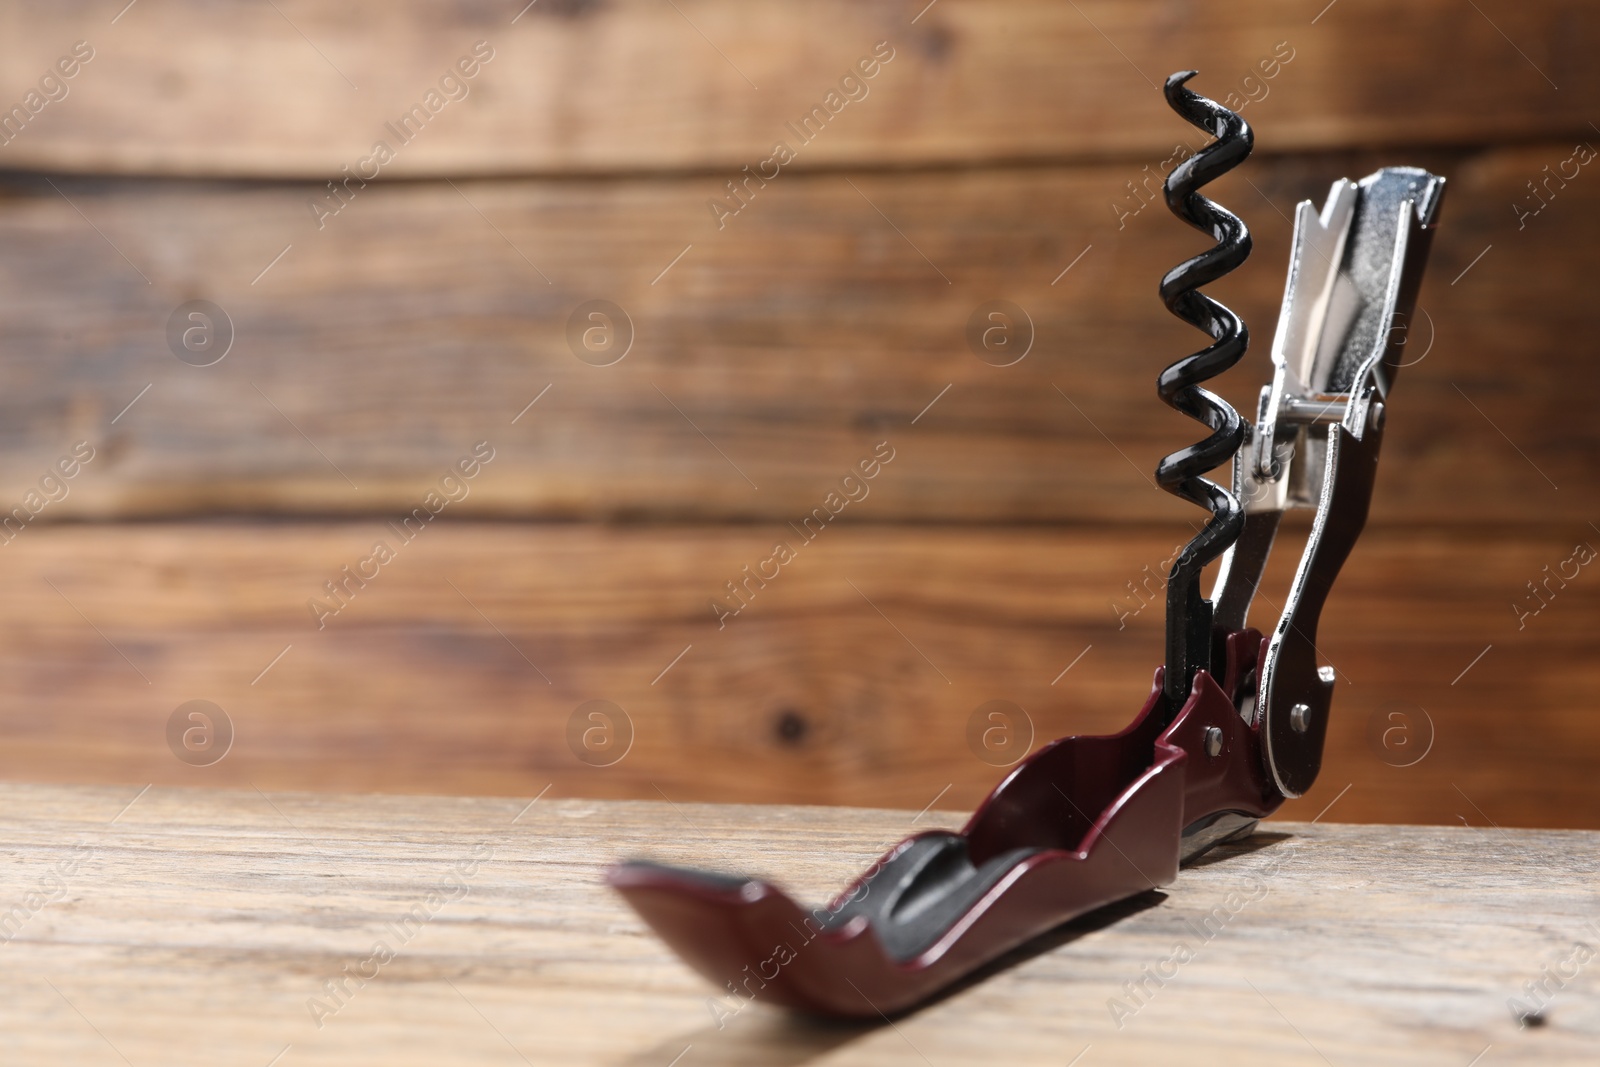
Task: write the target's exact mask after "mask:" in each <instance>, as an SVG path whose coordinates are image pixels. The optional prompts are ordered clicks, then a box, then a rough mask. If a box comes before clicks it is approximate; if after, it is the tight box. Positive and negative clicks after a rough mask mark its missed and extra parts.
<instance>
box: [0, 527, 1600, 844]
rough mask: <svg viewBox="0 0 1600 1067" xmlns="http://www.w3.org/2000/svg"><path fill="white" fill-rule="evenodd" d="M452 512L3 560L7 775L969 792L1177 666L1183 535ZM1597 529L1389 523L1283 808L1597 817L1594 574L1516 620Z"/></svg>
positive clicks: (1356, 564)
mask: <svg viewBox="0 0 1600 1067" xmlns="http://www.w3.org/2000/svg"><path fill="white" fill-rule="evenodd" d="M438 523H439V525H438V526H437V527H436V528H431V529H429V530H428V531H426V533H424V534H423V535H422V536H420V537H418V538H417V540H416V541H414V542H413V543H411V544H409V545H403V546H402V545H400V544H399V543H398V541H397V540H396V539H394V538H393V537H392V536H391V533H390V532H389V531H386V530H385V528H384V527H383V526H382V525H381V524H379V523H375V522H374V523H350V524H334V525H295V524H275V525H266V524H223V523H214V524H198V523H196V524H179V525H162V524H148V525H146V524H138V525H128V526H114V525H113V526H105V527H84V526H77V527H74V526H65V527H55V528H50V529H41V530H28V531H25V532H24V533H23V534H22V535H21V536H19V537H18V538H17V539H16V540H15V541H13V542H11V543H10V544H8V545H5V546H4V547H0V588H3V589H4V590H5V592H6V597H7V602H8V605H9V610H8V611H7V613H6V616H5V619H4V621H3V622H0V670H3V672H4V676H5V677H6V679H7V684H6V686H5V687H4V690H3V696H0V740H3V744H0V776H4V777H6V778H9V779H22V780H34V781H39V780H47V781H98V782H124V783H132V784H142V783H144V782H150V781H155V782H160V783H166V784H233V785H237V786H244V785H246V784H247V783H251V782H254V783H257V784H259V785H261V786H262V787H263V788H295V789H304V788H313V789H324V790H334V791H340V790H343V791H350V790H380V791H387V792H436V793H482V794H501V795H516V794H521V793H529V792H537V791H538V790H539V789H540V788H543V787H544V785H546V784H547V783H549V782H552V781H554V782H555V783H556V788H557V791H558V792H559V793H561V794H564V795H585V796H610V797H631V798H643V799H660V797H661V796H662V795H666V796H670V797H672V798H673V799H674V800H720V801H744V802H748V801H764V802H805V803H842V804H876V805H894V806H901V807H909V808H913V809H915V808H921V807H924V806H926V805H927V804H929V803H930V802H932V801H933V800H934V799H935V798H936V797H940V798H942V799H941V803H943V804H945V805H946V806H950V807H956V808H970V807H972V806H973V805H975V804H976V803H977V802H978V801H979V800H980V799H981V798H982V796H983V795H984V794H985V793H986V792H987V791H988V790H989V789H990V788H991V787H992V786H993V785H994V784H995V782H997V781H998V780H999V778H1000V777H1001V775H1002V773H1003V772H1002V769H1001V768H1000V767H998V766H995V765H992V764H991V763H990V762H985V761H984V760H983V759H981V758H980V754H981V752H980V750H977V749H974V748H972V747H970V745H969V740H968V736H969V735H968V729H969V724H970V722H971V720H972V718H973V716H974V714H975V713H976V712H977V710H978V709H979V707H980V705H984V704H986V703H987V702H988V701H992V700H1006V701H1011V702H1014V703H1015V704H1016V705H1018V706H1019V707H1020V708H1021V709H1022V711H1023V713H1024V715H1025V716H1026V720H1025V721H1026V723H1028V724H1031V729H1032V742H1031V743H1032V744H1033V745H1037V744H1042V743H1043V742H1045V741H1047V740H1050V739H1052V738H1054V737H1057V736H1061V735H1065V734H1068V733H1084V734H1096V733H1102V734H1103V733H1110V732H1114V731H1116V730H1118V729H1120V728H1122V727H1123V726H1124V725H1125V724H1126V723H1127V722H1128V721H1129V719H1130V718H1131V717H1132V716H1133V714H1134V712H1135V711H1136V710H1137V709H1138V707H1139V706H1140V704H1141V703H1142V702H1143V699H1144V697H1145V696H1146V695H1147V693H1148V687H1149V683H1150V677H1151V672H1152V671H1153V670H1154V668H1155V666H1156V664H1157V663H1158V662H1159V659H1160V656H1161V649H1162V621H1161V620H1162V610H1161V604H1160V599H1161V598H1160V585H1159V582H1158V581H1155V580H1154V579H1153V578H1152V577H1151V575H1153V574H1158V573H1160V571H1161V561H1162V560H1164V559H1166V558H1168V557H1169V556H1170V555H1171V554H1172V552H1173V549H1174V546H1175V545H1177V544H1178V543H1179V542H1180V541H1181V540H1182V539H1184V538H1185V537H1186V536H1187V530H1186V528H1179V529H1163V528H1118V529H1108V530H1084V529H1061V530H1039V529H1034V530H993V529H990V530H974V529H966V528H903V527H876V526H869V525H861V524H857V523H854V522H851V521H849V520H848V518H845V519H841V520H840V521H839V522H838V524H836V525H835V526H830V527H829V528H827V529H825V530H824V531H823V532H822V533H821V534H820V535H818V536H817V537H816V539H815V540H814V541H813V542H811V543H809V544H807V543H803V542H800V541H799V539H798V538H796V537H794V536H793V535H792V533H786V531H785V530H784V529H783V528H782V527H777V526H771V527H769V526H764V525H751V526H745V527H741V526H712V527H644V528H637V529H607V528H596V527H587V526H543V527H541V526H527V525H519V524H473V523H460V522H457V523H452V522H451V521H450V520H449V519H448V518H447V517H441V519H439V520H438ZM1289 537H1290V535H1289V534H1287V533H1286V534H1285V538H1286V544H1292V542H1291V541H1289V540H1288V538H1289ZM380 538H383V539H387V540H388V541H389V542H390V543H391V544H392V546H393V547H395V548H396V550H397V558H396V559H395V560H394V561H393V562H391V563H389V564H387V565H386V566H384V567H383V568H381V569H380V571H379V573H378V576H377V577H376V578H374V579H373V580H372V581H371V582H370V583H369V584H368V585H367V586H365V587H363V588H359V589H357V588H355V587H354V586H351V587H350V588H351V589H353V590H354V592H353V594H352V595H350V596H349V597H348V599H347V604H346V606H345V607H344V608H343V609H342V610H340V611H339V612H338V613H337V614H335V615H332V616H328V617H325V618H324V619H323V620H322V621H324V622H325V624H326V625H325V628H323V629H320V630H319V629H318V627H317V619H316V618H315V617H314V616H313V615H312V613H311V612H310V611H309V610H308V608H307V601H308V600H309V599H310V598H312V597H313V596H317V595H318V594H319V593H321V591H322V586H323V583H324V582H325V581H328V580H330V579H334V578H338V577H339V576H340V575H339V572H340V568H341V567H342V566H344V565H347V564H349V565H352V566H354V565H355V564H356V563H357V561H359V560H360V559H361V558H363V556H365V555H366V554H367V553H368V552H369V551H370V550H371V546H372V544H373V542H374V541H375V540H377V539H380ZM779 538H787V539H788V540H789V541H791V542H794V544H795V546H796V558H795V559H794V560H793V562H791V563H790V564H788V565H787V566H785V567H783V568H782V569H781V570H780V571H779V574H778V577H777V578H775V579H774V580H773V581H772V582H771V583H769V584H768V585H767V586H766V587H765V588H758V587H756V586H751V587H750V589H751V590H752V591H753V592H752V594H751V595H750V599H749V602H748V604H747V605H746V606H745V607H744V608H743V610H742V611H741V612H740V613H739V614H738V615H736V616H733V617H731V618H727V619H725V620H723V621H724V622H725V626H724V627H722V628H720V629H719V625H718V618H717V615H716V613H715V612H714V611H713V609H712V607H711V604H712V600H713V598H715V597H722V598H724V602H725V603H730V604H731V603H737V601H734V600H733V599H732V598H731V597H729V596H728V595H727V593H726V587H725V583H726V582H728V581H729V580H732V579H735V578H740V577H741V574H742V568H743V567H744V566H746V565H751V566H752V567H754V566H755V565H756V564H758V563H759V562H760V561H761V560H762V559H764V558H768V557H769V556H770V555H771V550H772V545H773V543H774V541H776V540H777V539H779ZM1595 540H1596V538H1595V536H1594V535H1593V534H1592V532H1590V533H1588V536H1587V537H1586V536H1585V531H1584V530H1583V529H1581V528H1578V529H1572V528H1560V527H1552V528H1546V529H1541V530H1538V531H1531V532H1530V531H1522V532H1518V533H1509V532H1501V533H1499V534H1497V535H1494V536H1490V535H1484V534H1467V533H1463V532H1419V531H1415V530H1399V529H1388V528H1385V527H1383V526H1381V525H1380V526H1377V527H1375V528H1373V529H1372V530H1370V531H1369V532H1368V534H1367V536H1366V537H1365V538H1364V539H1363V541H1362V543H1361V544H1360V546H1359V547H1358V549H1357V551H1356V553H1355V555H1354V557H1353V558H1352V560H1351V561H1350V563H1349V564H1348V565H1347V567H1346V572H1345V574H1344V575H1343V576H1342V577H1341V579H1340V583H1339V587H1338V588H1337V589H1336V591H1335V594H1334V596H1333V597H1332V599H1331V602H1330V604H1329V607H1328V610H1327V613H1326V616H1325V619H1324V625H1323V628H1322V630H1321V631H1320V633H1319V635H1318V643H1319V646H1320V647H1321V649H1322V651H1323V653H1324V655H1325V656H1326V657H1327V658H1328V661H1329V662H1331V663H1332V664H1333V665H1334V666H1335V667H1336V668H1337V669H1338V671H1339V673H1340V675H1341V680H1342V684H1341V685H1340V687H1339V690H1338V693H1337V695H1336V697H1335V702H1334V707H1335V712H1334V718H1333V722H1332V724H1331V726H1330V735H1329V742H1328V758H1327V762H1326V763H1325V765H1324V768H1323V772H1322V776H1321V778H1320V780H1319V783H1318V785H1317V787H1316V789H1314V790H1313V791H1312V792H1311V793H1310V794H1309V795H1308V797H1307V798H1306V799H1305V800H1304V801H1303V802H1302V803H1300V804H1298V805H1295V806H1292V808H1291V813H1292V814H1295V815H1297V816H1299V817H1310V816H1312V815H1315V814H1316V813H1317V812H1318V811H1320V810H1322V809H1323V808H1324V807H1325V806H1326V805H1328V804H1329V803H1330V802H1333V801H1335V800H1337V801H1338V806H1337V807H1336V808H1335V809H1334V810H1335V811H1336V812H1337V813H1338V817H1340V818H1342V819H1350V820H1356V821H1365V820H1371V821H1380V822H1443V823H1451V824H1455V823H1459V822H1462V821H1465V822H1466V823H1467V824H1469V825H1472V826H1475V827H1480V828H1484V827H1490V826H1491V825H1497V826H1517V825H1521V826H1529V825H1532V826H1539V825H1549V826H1571V827H1588V828H1600V815H1597V812H1600V808H1597V807H1596V805H1595V803H1594V797H1595V792H1594V776H1593V752H1594V750H1595V744H1596V736H1597V735H1596V727H1595V721H1594V717H1593V716H1592V715H1591V714H1590V707H1591V704H1592V698H1591V694H1592V693H1593V691H1594V690H1595V688H1596V687H1597V686H1600V676H1597V670H1600V668H1597V665H1600V655H1597V649H1600V628H1597V623H1596V620H1597V619H1600V612H1597V610H1596V609H1597V607H1600V583H1597V582H1596V580H1595V577H1594V575H1592V574H1591V573H1589V570H1583V571H1580V573H1579V575H1578V577H1576V578H1574V579H1573V580H1572V581H1571V582H1570V583H1568V584H1567V586H1566V587H1565V588H1561V587H1560V586H1559V584H1552V585H1551V586H1549V587H1548V591H1547V592H1546V593H1545V594H1544V595H1545V596H1546V597H1548V598H1549V602H1548V606H1547V607H1545V608H1544V609H1542V610H1541V611H1539V612H1538V614H1530V615H1526V616H1524V617H1521V618H1519V616H1518V614H1517V612H1516V610H1514V608H1513V603H1514V602H1517V601H1518V600H1519V598H1520V601H1521V602H1522V603H1523V604H1525V605H1528V606H1529V607H1525V608H1524V610H1525V611H1527V610H1529V608H1531V607H1532V606H1536V605H1537V603H1538V601H1536V600H1534V599H1533V598H1532V597H1531V595H1530V594H1529V593H1528V591H1527V588H1526V583H1527V582H1529V581H1543V579H1544V576H1545V574H1546V573H1547V572H1544V571H1543V569H1542V568H1544V567H1545V566H1546V565H1548V566H1550V567H1551V568H1552V569H1555V568H1558V567H1559V566H1560V564H1561V562H1562V561H1563V560H1566V559H1568V558H1569V557H1570V556H1571V554H1572V548H1573V545H1574V543H1576V542H1579V541H1588V542H1593V541H1595ZM1297 555H1298V553H1297V552H1294V551H1292V550H1291V549H1289V548H1286V549H1285V550H1284V551H1282V552H1280V553H1279V555H1278V556H1277V557H1275V559H1274V567H1273V572H1272V574H1271V575H1270V576H1269V581H1268V584H1267V585H1266V586H1265V587H1264V589H1265V596H1266V597H1267V598H1268V600H1267V602H1263V603H1261V604H1259V605H1258V613H1257V615H1256V620H1257V625H1258V626H1270V625H1271V622H1272V620H1273V618H1274V612H1273V610H1272V607H1271V605H1272V604H1277V603H1281V597H1282V590H1283V588H1284V587H1285V585H1286V583H1287V580H1288V568H1289V567H1290V566H1291V565H1292V563H1293V562H1294V561H1295V559H1296V558H1297ZM1146 568H1149V570H1148V571H1147V570H1146ZM1568 569H1569V570H1570V569H1574V568H1571V567H1569V568H1568ZM1590 569H1591V570H1592V568H1590ZM1135 587H1137V588H1138V590H1140V591H1139V592H1137V593H1136V592H1134V589H1135ZM1141 601H1151V602H1153V603H1151V604H1150V606H1148V607H1145V608H1143V609H1140V604H1141ZM328 602H330V603H331V601H328ZM1519 623H1520V624H1521V629H1519ZM286 648H287V651H286V652H285V649H286ZM280 654H281V658H279V657H280ZM1069 668H1070V669H1069ZM197 699H201V700H209V701H212V702H214V703H215V704H217V705H218V706H220V707H221V708H222V709H223V711H224V713H225V714H226V715H227V716H228V718H229V720H230V721H231V722H232V724H233V729H234V732H235V740H234V743H233V747H232V749H231V750H230V751H229V752H228V753H227V755H226V756H225V757H224V758H223V759H222V760H221V761H220V762H218V763H216V764H215V765H213V766H207V767H196V766H189V765H185V764H184V763H181V762H179V760H178V759H177V758H176V756H175V755H174V751H173V750H172V749H171V748H170V747H169V741H168V735H167V729H168V723H169V720H170V719H171V718H172V717H173V716H174V714H175V711H176V709H178V708H179V706H180V705H182V704H184V703H185V702H187V701H190V700H197ZM592 700H606V701H611V702H613V703H614V704H616V705H618V706H619V707H620V708H621V709H622V713H623V715H624V716H626V720H627V722H629V723H631V732H632V742H631V748H627V749H626V750H625V754H624V755H623V757H622V758H621V759H620V761H619V762H615V763H614V765H610V766H604V767H600V766H594V765H592V764H593V763H600V762H606V763H610V762H612V759H613V757H614V756H615V754H616V751H617V750H616V749H606V748H604V747H603V744H602V743H603V742H604V741H605V740H606V738H605V736H604V734H601V735H596V736H595V737H593V738H592V739H591V740H592V741H593V743H594V745H593V747H591V748H590V749H583V748H582V746H581V745H579V746H578V747H574V745H575V744H576V742H574V741H573V740H572V739H571V735H570V734H569V730H571V729H573V726H572V724H573V722H574V720H575V719H576V720H578V726H577V729H578V734H579V737H580V738H581V736H582V732H583V730H585V729H587V728H588V727H589V726H590V725H591V720H589V719H588V718H587V715H588V712H587V711H580V708H581V707H582V706H583V705H585V704H586V703H587V702H589V701H592ZM1508 709H1510V710H1508ZM980 718H981V716H980ZM619 721H620V720H619ZM1023 723H1024V719H1023V718H1021V717H1018V718H1017V719H1016V730H1017V736H1018V737H1019V738H1021V737H1022V736H1023V734H1024V731H1025V729H1026V727H1025V726H1024V725H1023ZM601 725H602V726H603V725H604V724H603V723H602V724H601ZM619 731H620V728H619ZM617 736H618V737H621V736H622V734H621V732H619V733H618V735H617ZM1018 743H1019V744H1021V743H1022V742H1018ZM1027 747H1031V746H1027ZM1024 750H1025V748H1022V747H1019V748H1015V749H1013V750H1012V751H1011V754H1010V758H1011V759H1016V758H1020V756H1021V754H1022V752H1023V751H1024ZM586 753H590V754H591V756H590V761H589V762H584V761H581V760H580V756H584V755H585V754H586ZM1004 761H1005V760H1004V759H1003V758H1002V759H998V760H996V762H1004ZM1347 787H1348V791H1346V789H1347Z"/></svg>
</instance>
